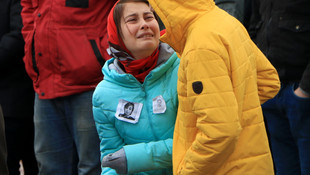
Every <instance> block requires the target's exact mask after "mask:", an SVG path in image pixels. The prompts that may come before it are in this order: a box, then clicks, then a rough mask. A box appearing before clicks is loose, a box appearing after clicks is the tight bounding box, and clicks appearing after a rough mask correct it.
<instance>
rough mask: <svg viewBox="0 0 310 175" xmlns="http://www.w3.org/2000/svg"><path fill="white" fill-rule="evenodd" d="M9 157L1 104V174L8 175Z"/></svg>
mask: <svg viewBox="0 0 310 175" xmlns="http://www.w3.org/2000/svg"><path fill="white" fill-rule="evenodd" d="M6 159H7V150H6V141H5V130H4V120H3V113H2V108H1V105H0V167H1V168H0V175H8V174H9V171H8V167H7V163H6Z"/></svg>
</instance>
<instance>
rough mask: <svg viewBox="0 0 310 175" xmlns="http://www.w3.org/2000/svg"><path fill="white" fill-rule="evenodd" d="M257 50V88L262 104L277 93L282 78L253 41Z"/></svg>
mask: <svg viewBox="0 0 310 175" xmlns="http://www.w3.org/2000/svg"><path fill="white" fill-rule="evenodd" d="M253 47H254V48H255V50H256V55H257V56H256V68H257V88H258V95H259V99H260V102H261V104H263V103H264V102H266V101H267V100H269V99H271V98H273V97H274V96H275V95H277V93H278V91H279V89H280V86H281V85H280V80H279V76H278V73H277V71H276V69H275V68H274V67H273V65H272V64H271V63H270V62H269V60H268V59H267V58H266V57H265V56H264V54H263V53H262V52H261V51H260V50H259V49H258V48H257V47H256V45H255V44H254V43H253Z"/></svg>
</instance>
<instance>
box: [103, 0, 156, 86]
mask: <svg viewBox="0 0 310 175" xmlns="http://www.w3.org/2000/svg"><path fill="white" fill-rule="evenodd" d="M118 3H119V1H117V2H116V3H115V5H114V7H113V8H112V9H111V11H110V14H109V16H108V25H107V30H108V42H109V44H110V47H113V45H116V46H118V47H119V48H120V49H121V50H118V49H119V48H114V49H116V50H118V51H119V52H126V53H127V55H130V57H132V54H131V52H130V51H129V50H128V49H127V48H126V46H125V44H124V42H123V40H122V38H120V37H119V36H118V33H117V28H116V25H115V21H114V17H113V13H114V8H115V6H116V4H118ZM123 55H126V54H123ZM158 55H159V49H158V48H157V49H156V50H155V51H154V52H153V53H152V55H150V56H148V57H146V58H143V59H139V60H136V59H134V58H133V57H132V58H130V57H129V58H128V57H127V58H126V57H125V59H124V58H122V59H120V58H118V60H119V61H120V63H121V64H122V65H123V66H124V68H125V72H127V73H129V74H132V75H133V76H134V77H135V78H136V79H137V80H138V81H139V82H141V83H143V82H144V79H145V77H146V76H147V75H148V74H149V72H150V71H151V70H153V69H154V68H155V67H156V64H157V60H158Z"/></svg>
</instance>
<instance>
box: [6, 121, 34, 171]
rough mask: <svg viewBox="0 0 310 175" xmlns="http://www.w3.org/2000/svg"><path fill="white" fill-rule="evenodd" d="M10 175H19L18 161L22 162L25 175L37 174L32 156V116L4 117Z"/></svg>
mask: <svg viewBox="0 0 310 175" xmlns="http://www.w3.org/2000/svg"><path fill="white" fill-rule="evenodd" d="M4 119H5V135H6V143H7V149H8V160H7V162H8V168H9V173H10V175H19V174H20V172H19V168H20V165H19V161H20V160H22V161H23V167H24V172H25V175H36V174H38V166H37V161H36V158H35V155H34V144H33V142H34V125H33V115H31V116H29V117H24V118H14V117H12V116H9V117H4Z"/></svg>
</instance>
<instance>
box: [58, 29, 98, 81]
mask: <svg viewBox="0 0 310 175" xmlns="http://www.w3.org/2000/svg"><path fill="white" fill-rule="evenodd" d="M89 40H90V39H89V38H88V37H87V35H86V33H85V31H83V30H65V29H64V30H59V31H58V33H57V43H56V45H57V49H58V50H57V62H58V65H59V69H60V74H61V78H62V81H63V83H64V84H66V85H94V84H97V83H98V82H99V81H100V80H102V76H103V75H102V73H101V68H102V66H101V65H100V63H99V62H98V59H97V57H96V54H95V52H94V50H93V48H92V46H91V44H90V41H89ZM93 40H94V42H95V43H96V45H97V46H98V43H99V41H100V38H99V36H98V37H97V38H95V39H93ZM97 52H98V53H97V54H98V55H99V53H101V52H100V47H98V50H97Z"/></svg>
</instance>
